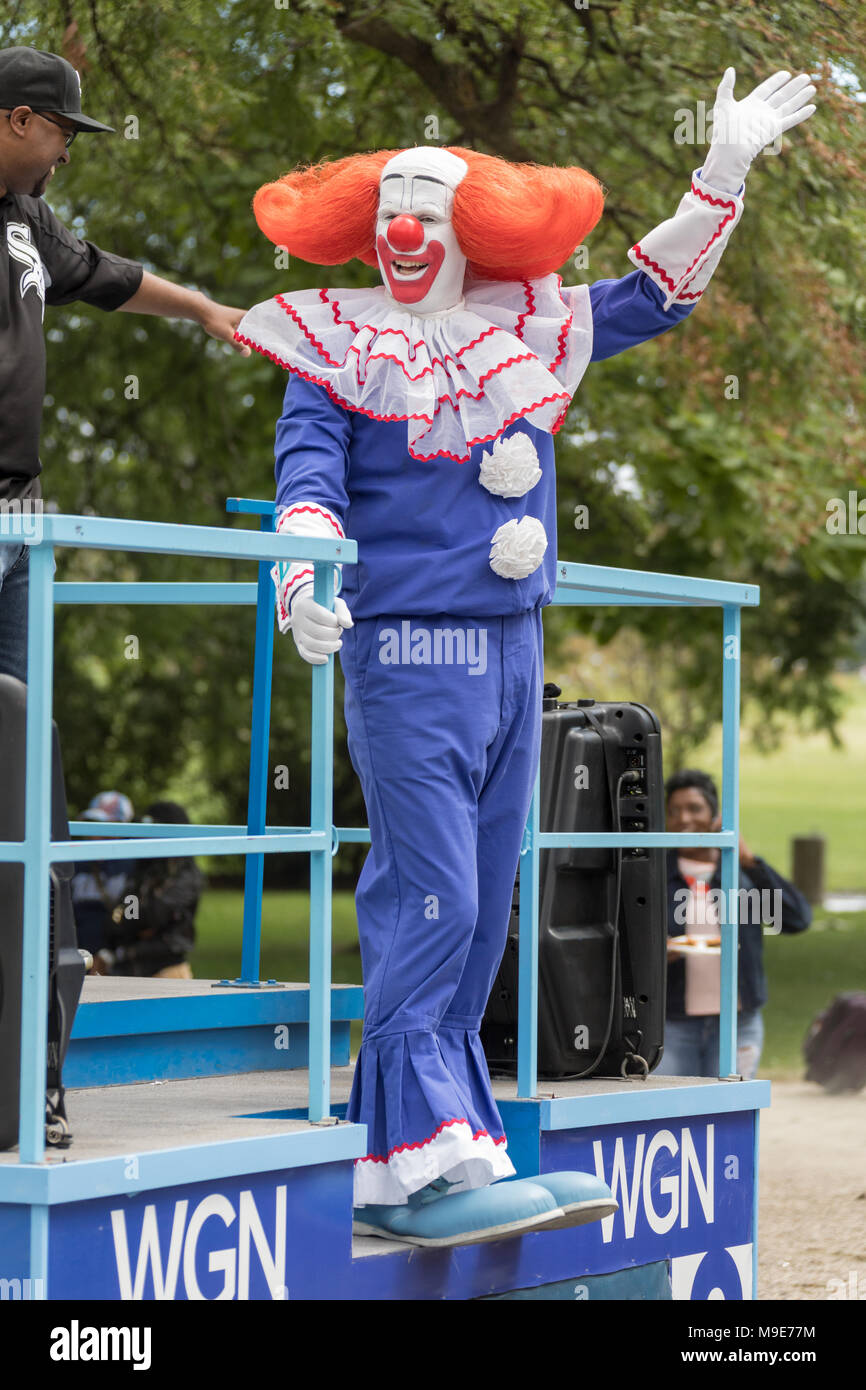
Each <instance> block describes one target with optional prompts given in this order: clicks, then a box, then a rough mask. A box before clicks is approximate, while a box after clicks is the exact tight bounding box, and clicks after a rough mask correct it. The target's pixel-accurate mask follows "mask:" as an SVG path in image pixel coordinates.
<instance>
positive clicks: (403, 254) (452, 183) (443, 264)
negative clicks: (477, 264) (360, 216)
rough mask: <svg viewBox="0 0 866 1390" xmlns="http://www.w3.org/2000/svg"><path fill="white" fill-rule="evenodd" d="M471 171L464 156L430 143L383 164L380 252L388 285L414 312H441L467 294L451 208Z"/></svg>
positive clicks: (378, 232) (378, 226)
mask: <svg viewBox="0 0 866 1390" xmlns="http://www.w3.org/2000/svg"><path fill="white" fill-rule="evenodd" d="M467 171H468V165H467V164H466V161H465V160H463V159H460V158H458V156H457V155H453V154H449V152H448V151H447V150H442V149H439V148H437V147H427V146H419V147H418V148H416V149H411V150H402V151H401V153H400V154H398V155H395V156H394V158H393V159H389V161H388V163H387V164H386V165H385V168H384V169H383V170H382V177H381V180H380V182H379V211H378V214H377V219H376V255H377V257H378V260H379V269H380V271H381V273H382V279H383V280H384V282H385V288H386V289H387V290H388V292H389V293H390V295H391V296H392V298H394V299H396V300H397V302H398V303H399V304H402V305H404V306H405V307H406V308H407V309H410V310H411V312H412V313H416V314H436V313H442V312H444V311H445V310H447V309H453V308H454V307H455V305H457V304H459V303H460V301H461V299H462V297H463V277H464V274H465V272H466V257H465V256H464V255H463V252H462V251H461V250H460V247H459V245H458V243H457V237H456V234H455V232H454V227H453V226H452V223H451V209H452V207H453V205H454V190H455V188H456V187H457V185H458V184H459V183H460V181H461V179H462V178H464V176H465V175H466V173H467Z"/></svg>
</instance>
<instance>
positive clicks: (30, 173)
mask: <svg viewBox="0 0 866 1390" xmlns="http://www.w3.org/2000/svg"><path fill="white" fill-rule="evenodd" d="M111 130H112V127H111V126H107V125H103V124H102V122H101V121H95V120H93V118H92V117H90V116H85V115H84V114H83V113H82V110H81V81H80V79H79V76H78V73H77V72H76V70H75V68H74V67H72V65H71V63H67V62H66V60H65V59H64V58H60V57H58V55H57V54H55V53H43V52H41V51H40V50H39V49H35V48H7V49H4V50H2V51H0V510H4V511H6V512H10V511H16V510H23V509H26V508H28V507H30V508H34V504H35V508H34V509H36V510H38V501H37V499H39V498H40V497H41V488H40V485H39V473H40V472H41V468H42V465H41V463H40V461H39V433H40V425H41V419H42V400H43V396H44V393H45V343H44V339H43V331H42V321H43V316H44V313H45V305H46V304H54V305H57V304H70V303H72V302H73V301H74V300H79V299H80V300H83V301H84V302H85V303H86V304H95V305H96V306H97V307H98V308H100V309H124V310H128V311H131V312H134V313H140V314H159V315H162V316H163V317H165V318H183V319H192V320H194V321H195V322H196V323H199V324H201V326H202V328H204V329H205V331H206V332H207V333H209V334H210V335H211V337H213V338H222V339H224V340H225V342H227V343H232V342H233V334H234V330H235V328H236V327H237V325H238V323H239V322H240V320H241V318H242V317H243V313H244V310H243V309H232V308H229V307H228V306H226V305H224V304H216V303H214V302H213V300H210V299H208V298H207V296H206V295H203V294H200V293H199V292H198V291H195V290H188V289H184V288H183V287H182V286H180V285H173V284H172V283H171V282H170V281H168V280H162V279H160V278H159V277H158V276H156V275H151V274H149V273H148V272H147V271H146V270H143V269H142V267H141V266H140V265H137V264H136V263H135V262H134V261H128V260H124V259H123V258H122V257H120V256H113V255H111V254H110V253H109V252H106V251H102V250H100V248H99V247H98V246H94V245H93V244H92V243H91V242H89V241H81V240H80V239H79V238H78V237H76V236H73V234H72V233H71V232H70V231H69V230H68V229H67V228H66V227H64V225H63V223H62V222H60V221H59V220H58V219H57V218H56V217H55V215H54V213H53V212H52V211H51V209H50V208H49V207H48V206H47V205H46V204H45V203H44V202H42V201H41V199H42V195H43V193H44V192H45V190H46V189H47V187H48V184H49V182H50V180H51V178H52V177H53V175H54V172H55V170H56V169H57V167H58V165H61V164H68V163H69V149H70V146H71V145H72V142H73V140H74V139H75V137H76V136H77V135H78V133H79V131H111ZM233 346H234V347H235V348H236V349H237V350H239V351H241V352H242V355H243V356H245V357H246V356H249V351H250V350H249V348H243V349H241V347H240V345H239V344H237V343H233ZM28 555H29V549H28V547H27V546H26V545H24V546H21V545H18V544H17V543H11V542H8V541H7V542H5V543H2V537H0V673H6V674H8V675H12V676H16V677H18V679H19V680H26V679H27V576H28V565H27V561H28Z"/></svg>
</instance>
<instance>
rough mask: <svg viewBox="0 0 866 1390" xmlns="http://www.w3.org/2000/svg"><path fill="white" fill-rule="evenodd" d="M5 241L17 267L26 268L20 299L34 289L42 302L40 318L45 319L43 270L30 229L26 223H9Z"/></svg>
mask: <svg viewBox="0 0 866 1390" xmlns="http://www.w3.org/2000/svg"><path fill="white" fill-rule="evenodd" d="M6 241H7V243H8V246H9V255H10V256H11V257H12V259H13V261H17V262H18V264H19V265H23V266H26V267H27V268H26V270H25V271H24V272H23V274H22V276H21V298H22V299H23V298H24V296H25V294H26V293H27V291H28V290H31V289H35V291H36V293H37V294H38V295H39V298H40V299H41V300H42V317H43V319H44V318H45V270H44V267H43V265H42V260H41V258H40V256H39V252H38V251H37V249H36V247H35V246H34V245H33V242H32V240H31V238H30V228H29V227H28V226H27V224H26V222H9V223H7V226H6Z"/></svg>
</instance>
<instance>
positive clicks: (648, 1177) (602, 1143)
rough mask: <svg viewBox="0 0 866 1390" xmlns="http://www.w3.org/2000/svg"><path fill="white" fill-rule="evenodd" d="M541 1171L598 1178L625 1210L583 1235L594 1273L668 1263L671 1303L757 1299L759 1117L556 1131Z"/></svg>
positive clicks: (544, 1143)
mask: <svg viewBox="0 0 866 1390" xmlns="http://www.w3.org/2000/svg"><path fill="white" fill-rule="evenodd" d="M541 1152H542V1165H541V1166H542V1170H543V1171H545V1172H548V1173H552V1172H556V1171H558V1170H560V1169H568V1168H570V1169H577V1170H578V1171H581V1172H587V1173H595V1174H597V1175H598V1177H600V1178H603V1179H604V1181H605V1182H606V1183H607V1184H608V1186H609V1187H610V1188H611V1190H612V1192H613V1194H614V1196H615V1197H616V1199H617V1201H618V1202H619V1211H618V1212H616V1213H615V1214H614V1215H613V1216H611V1217H607V1218H606V1219H605V1220H604V1221H599V1222H595V1223H594V1224H593V1225H590V1226H586V1227H584V1228H582V1230H581V1243H580V1255H581V1263H582V1264H583V1265H584V1268H585V1270H586V1272H587V1273H589V1272H592V1273H596V1274H597V1273H603V1272H605V1271H608V1270H615V1269H623V1268H625V1267H626V1266H628V1265H642V1264H648V1263H650V1262H651V1261H653V1260H658V1259H660V1258H662V1257H667V1258H669V1259H670V1260H671V1284H672V1289H673V1296H674V1298H695V1299H704V1298H751V1296H752V1244H751V1243H752V1239H753V1233H752V1203H753V1196H754V1183H755V1173H754V1115H753V1112H752V1111H746V1112H740V1113H733V1114H717V1115H703V1116H692V1117H689V1118H688V1119H687V1120H683V1119H677V1120H673V1119H670V1120H656V1121H652V1122H648V1123H645V1124H643V1123H636V1124H628V1125H609V1126H603V1127H601V1128H599V1129H596V1130H592V1129H589V1130H580V1129H571V1130H558V1131H557V1130H554V1131H547V1132H545V1133H544V1134H542V1136H541Z"/></svg>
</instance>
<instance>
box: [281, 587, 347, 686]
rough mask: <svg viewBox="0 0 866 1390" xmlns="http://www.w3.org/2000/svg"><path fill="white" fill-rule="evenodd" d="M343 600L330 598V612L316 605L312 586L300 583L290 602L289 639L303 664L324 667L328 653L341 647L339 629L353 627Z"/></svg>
mask: <svg viewBox="0 0 866 1390" xmlns="http://www.w3.org/2000/svg"><path fill="white" fill-rule="evenodd" d="M354 626H355V624H354V623H353V622H352V615H351V613H350V612H349V609H348V607H347V605H346V602H345V600H344V599H341V598H340V597H339V596H338V597H337V598H335V599H334V611H333V613H332V612H331V611H330V609H328V608H325V607H324V605H323V604H321V603H316V600H315V599H314V598H313V586H312V584H302V585H301V587H300V588H299V589H298V591H297V593H296V594H295V595H294V597H293V599H292V629H291V630H292V636H293V637H294V639H295V645H296V646H297V648H298V651H299V652H300V654H301V656H302V657H303V658H304V660H305V661H309V662H310V664H311V665H312V666H324V664H325V662H326V661H327V660H328V656H329V655H330V653H331V652H337V651H339V650H340V648H341V647H342V645H343V639H342V635H341V632H340V629H341V628H344V627H354Z"/></svg>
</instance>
